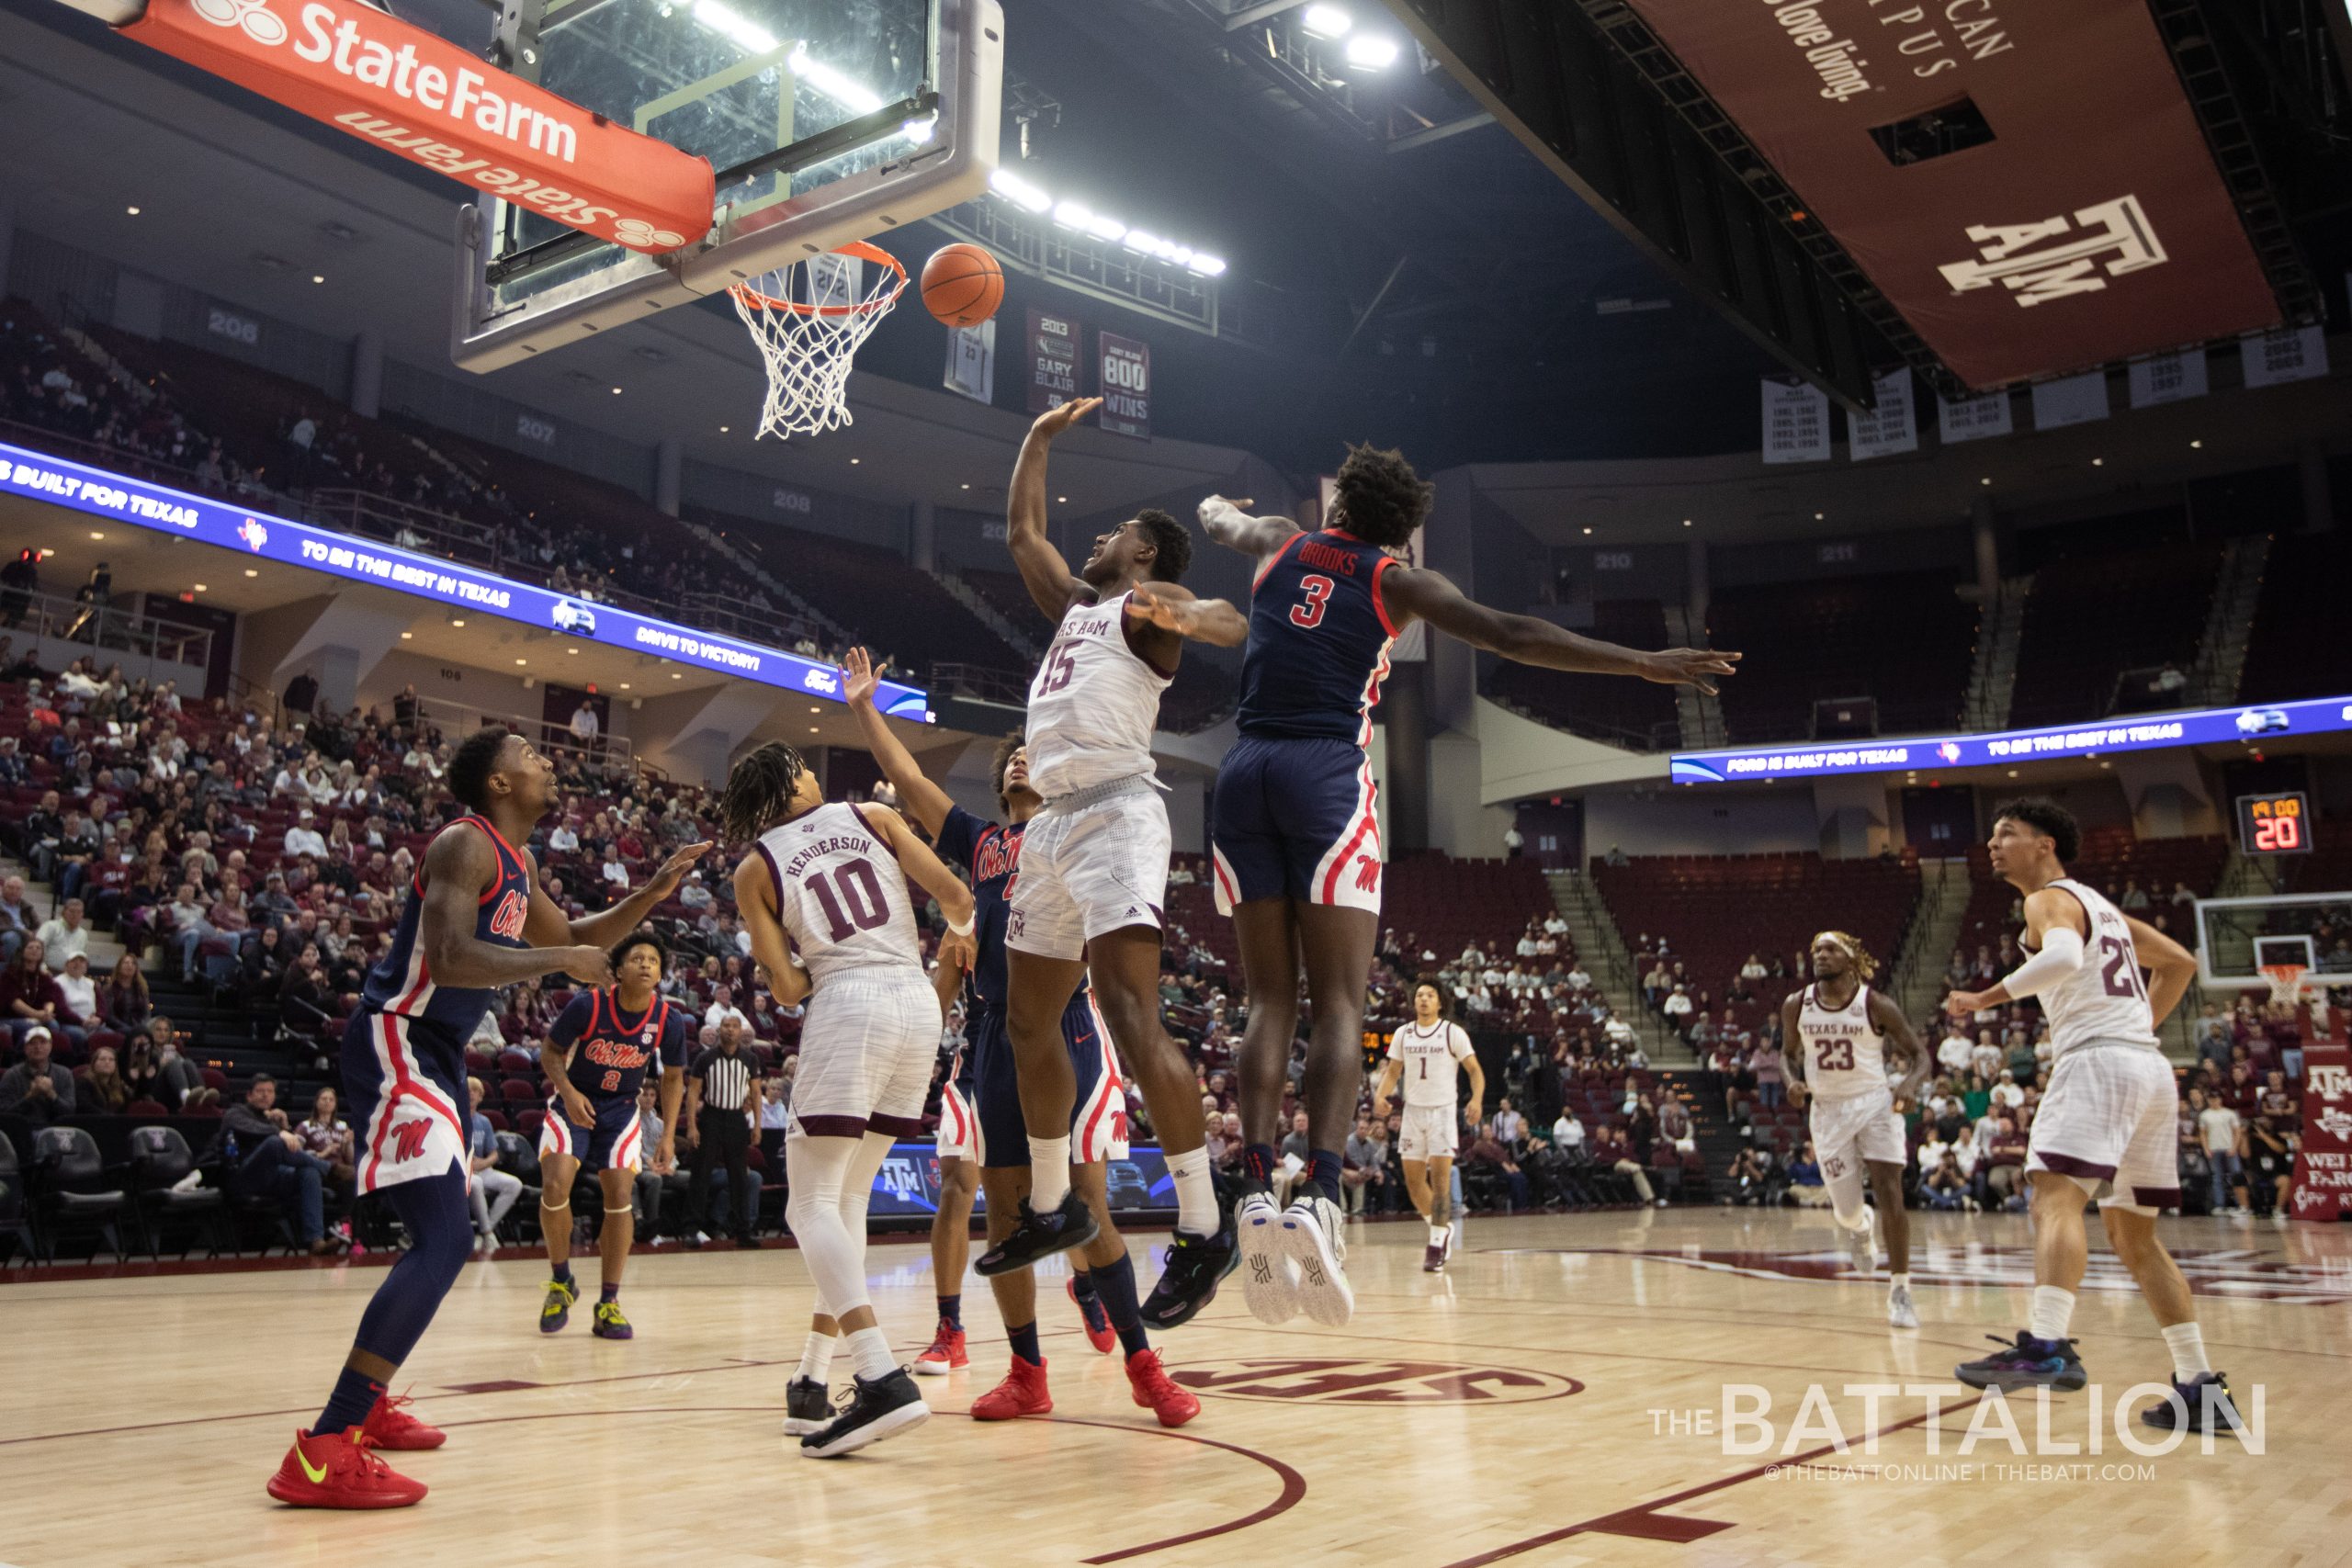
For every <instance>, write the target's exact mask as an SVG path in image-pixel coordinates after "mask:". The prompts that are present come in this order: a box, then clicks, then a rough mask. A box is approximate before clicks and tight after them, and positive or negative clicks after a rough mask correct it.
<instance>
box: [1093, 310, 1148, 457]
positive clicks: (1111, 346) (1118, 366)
mask: <svg viewBox="0 0 2352 1568" xmlns="http://www.w3.org/2000/svg"><path fill="white" fill-rule="evenodd" d="M1098 335H1099V336H1100V338H1101V340H1102V349H1103V379H1102V382H1101V383H1100V385H1101V387H1102V389H1103V412H1102V413H1101V414H1100V415H1099V416H1097V417H1098V422H1099V423H1101V424H1102V426H1103V429H1105V430H1107V431H1110V432H1111V433H1112V434H1114V435H1133V436H1137V437H1140V438H1141V439H1143V440H1145V441H1148V440H1150V439H1151V344H1148V343H1138V342H1136V340H1135V339H1134V338H1131V337H1121V336H1120V335H1119V334H1118V333H1100V334H1098Z"/></svg>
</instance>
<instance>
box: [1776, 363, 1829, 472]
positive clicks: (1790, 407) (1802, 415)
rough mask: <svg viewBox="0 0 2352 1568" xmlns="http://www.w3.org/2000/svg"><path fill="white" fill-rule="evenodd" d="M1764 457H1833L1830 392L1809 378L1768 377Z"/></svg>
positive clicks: (1806, 460)
mask: <svg viewBox="0 0 2352 1568" xmlns="http://www.w3.org/2000/svg"><path fill="white" fill-rule="evenodd" d="M1764 460H1765V461H1766V462H1768V463H1826V462H1827V461H1828V460H1829V394H1828V393H1826V392H1825V391H1823V390H1822V389H1820V388H1818V387H1816V386H1815V385H1813V384H1812V383H1811V382H1809V381H1797V382H1793V383H1792V382H1790V381H1786V380H1782V379H1780V378H1775V377H1770V376H1767V377H1766V378H1764Z"/></svg>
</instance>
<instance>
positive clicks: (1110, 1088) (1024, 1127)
mask: <svg viewBox="0 0 2352 1568" xmlns="http://www.w3.org/2000/svg"><path fill="white" fill-rule="evenodd" d="M969 1028H970V1032H971V1037H972V1084H971V1095H972V1113H973V1125H974V1132H975V1134H976V1137H975V1143H976V1151H975V1155H974V1156H973V1157H976V1158H977V1159H978V1161H979V1163H980V1165H981V1167H982V1168H1004V1167H1008V1166H1018V1167H1021V1168H1024V1169H1025V1168H1027V1167H1028V1164H1029V1126H1028V1123H1027V1122H1023V1120H1022V1119H1021V1087H1020V1081H1019V1079H1018V1078H1017V1077H1015V1075H1014V1072H1013V1064H1012V1037H1011V1036H1010V1035H1008V1034H1007V1033H1006V1032H1005V1027H1004V1014H1003V1012H1002V1011H1001V1010H996V1009H992V1008H991V1009H987V1010H982V1011H979V1012H976V1013H974V1014H973V1015H972V1019H971V1022H970V1025H969ZM1062 1043H1064V1044H1065V1045H1067V1046H1069V1065H1070V1068H1071V1070H1072V1071H1074V1072H1075V1073H1076V1074H1077V1075H1078V1094H1077V1096H1076V1098H1075V1099H1073V1100H1071V1101H1070V1113H1069V1157H1070V1162H1071V1163H1072V1164H1074V1165H1100V1164H1102V1163H1103V1161H1104V1160H1113V1159H1125V1158H1126V1157H1127V1096H1126V1091H1125V1089H1124V1088H1122V1087H1121V1085H1120V1082H1119V1058H1118V1056H1117V1055H1116V1054H1115V1053H1114V1052H1113V1050H1112V1049H1111V1032H1110V1030H1109V1029H1108V1028H1106V1027H1104V1025H1103V1014H1102V1012H1101V1011H1100V1010H1097V1009H1096V1007H1095V1005H1094V993H1093V992H1092V991H1091V990H1089V989H1087V988H1086V987H1083V986H1081V987H1079V992H1078V995H1076V996H1074V997H1072V998H1070V1001H1069V1006H1068V1007H1067V1008H1064V1009H1063V1010H1062ZM942 1131H943V1134H944V1128H943V1130H942ZM941 1152H942V1153H943V1154H944V1153H945V1152H946V1151H945V1149H944V1148H943V1149H942V1150H941Z"/></svg>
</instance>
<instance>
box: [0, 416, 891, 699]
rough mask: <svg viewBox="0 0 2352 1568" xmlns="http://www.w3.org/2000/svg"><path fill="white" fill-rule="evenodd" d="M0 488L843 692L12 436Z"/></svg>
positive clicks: (803, 673)
mask: <svg viewBox="0 0 2352 1568" xmlns="http://www.w3.org/2000/svg"><path fill="white" fill-rule="evenodd" d="M0 495H21V496H28V497H30V498H32V499H33V500H36V501H45V502H50V503H51V504H52V505H56V506H63V507H69V508H71V509H72V510H74V511H75V512H82V513H88V514H89V515H91V516H93V517H104V518H107V519H108V520H109V521H112V522H116V523H125V524H129V525H130V526H132V527H135V528H144V529H147V530H148V531H150V532H151V533H156V534H167V535H173V536H178V537H180V538H187V539H194V540H196V541H198V543H200V544H207V545H215V546H218V547H220V548H221V549H224V550H232V551H234V552H236V553H237V554H239V555H243V556H247V557H250V558H254V559H257V560H266V561H275V562H277V563H278V564H280V565H283V566H295V567H301V568H304V569H305V570H311V571H318V572H324V573H326V574H327V575H328V576H330V577H343V578H348V579H350V580H351V581H354V582H365V583H368V584H371V585H373V586H375V587H378V588H388V589H390V590H391V591H392V592H396V593H405V594H408V595H409V596H410V597H412V598H415V599H422V600H424V601H426V602H427V603H429V604H442V605H447V606H448V607H449V608H451V609H455V610H463V611H465V612H466V613H468V614H469V615H496V616H498V617H500V618H501V619H503V620H508V621H513V622H514V623H515V625H517V626H531V627H534V628H536V629H537V630H540V631H546V632H551V633H554V634H556V635H559V636H562V637H570V638H571V639H572V640H574V641H576V642H582V643H597V644H601V645H603V646H605V647H606V648H615V649H624V650H626V651H628V652H631V653H650V654H653V655H656V656H657V657H660V658H663V659H667V660H672V661H673V662H674V663H677V664H683V665H685V666H688V667H690V668H695V669H703V670H712V671H718V672H719V673H721V674H725V675H734V676H738V677H740V678H741V679H743V680H746V681H756V682H759V683H760V684H761V685H763V686H774V687H775V688H777V689H778V690H780V691H786V692H796V693H799V694H805V695H809V696H817V697H825V698H829V699H831V701H833V702H841V701H842V700H843V699H842V675H841V671H839V670H837V669H835V668H834V667H833V666H832V665H831V664H825V663H820V662H819V661H818V660H811V659H802V658H800V657H799V656H798V655H797V654H790V653H784V652H780V651H779V650H777V649H773V648H762V647H760V646H758V645H757V644H755V643H748V642H741V641H738V640H737V639H735V638H733V637H715V636H713V635H711V634H710V633H707V632H701V631H696V630H695V628H693V627H692V626H680V625H679V624H677V623H676V622H674V621H658V620H655V619H653V618H652V617H650V616H648V615H636V614H634V613H632V612H630V611H628V610H624V609H622V608H621V607H620V606H619V605H617V604H600V603H597V602H595V601H593V600H585V599H571V598H566V597H564V596H563V595H562V594H560V593H555V592H549V591H548V590H547V589H545V588H535V587H533V586H531V585H530V584H528V583H525V582H516V581H513V580H512V579H510V578H504V577H496V576H493V575H492V574H491V573H489V572H486V571H477V570H473V569H471V568H469V567H464V566H459V565H458V564H457V563H456V562H454V561H446V560H439V559H435V558H434V557H431V556H422V555H417V554H414V553H413V552H411V551H408V550H403V549H398V548H395V547H391V546H389V545H379V544H375V543H372V542H370V541H368V540H363V539H356V538H353V537H352V536H349V535H347V534H336V533H332V532H330V531H329V530H327V529H324V528H313V527H311V526H310V525H307V524H302V523H294V522H289V521H288V520H287V519H286V518H283V517H275V516H272V515H270V514H269V513H263V512H250V511H246V510H245V509H243V508H242V507H236V506H231V505H228V504H226V503H224V502H219V501H215V500H212V499H210V498H209V497H206V496H200V495H190V494H188V493H187V491H176V490H169V489H166V488H165V487H164V486H162V485H156V484H149V483H147V482H146V481H144V480H142V479H130V478H127V477H125V476H123V475H120V474H112V473H108V472H107V471H106V470H105V469H103V468H89V467H86V466H85V465H83V464H80V463H69V462H67V461H65V460H64V459H63V458H62V457H46V456H43V455H42V454H40V453H39V452H30V451H27V450H26V449H25V448H23V447H21V446H9V445H8V444H7V443H6V442H0ZM874 699H875V705H876V707H878V708H880V709H881V710H882V711H883V712H884V713H887V714H888V715H889V716H891V717H893V718H904V719H912V720H914V721H916V722H918V723H922V724H929V723H932V722H933V717H932V714H931V704H930V699H929V698H928V697H926V696H925V695H924V694H923V693H922V692H921V691H920V690H918V689H917V688H915V687H913V686H901V685H899V684H896V683H895V682H888V681H885V682H882V683H881V685H880V687H879V688H878V689H877V690H876V692H875V694H874Z"/></svg>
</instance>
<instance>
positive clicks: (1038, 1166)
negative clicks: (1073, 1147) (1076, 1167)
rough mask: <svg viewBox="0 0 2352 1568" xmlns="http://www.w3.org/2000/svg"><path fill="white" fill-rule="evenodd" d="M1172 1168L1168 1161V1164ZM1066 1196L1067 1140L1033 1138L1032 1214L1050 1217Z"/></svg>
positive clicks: (1170, 1162) (1064, 1138)
mask: <svg viewBox="0 0 2352 1568" xmlns="http://www.w3.org/2000/svg"><path fill="white" fill-rule="evenodd" d="M1168 1163H1169V1164H1170V1165H1174V1164H1175V1163H1176V1162H1175V1161H1174V1160H1173V1159H1171V1160H1170V1161H1169V1162H1168ZM1068 1196H1069V1138H1068V1137H1067V1136H1065V1137H1059V1138H1032V1139H1030V1140H1029V1207H1030V1210H1031V1211H1032V1212H1033V1213H1040V1214H1050V1213H1053V1212H1054V1211H1055V1210H1056V1209H1058V1208H1060V1207H1061V1206H1062V1200H1063V1199H1064V1198H1066V1197H1068Z"/></svg>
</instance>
